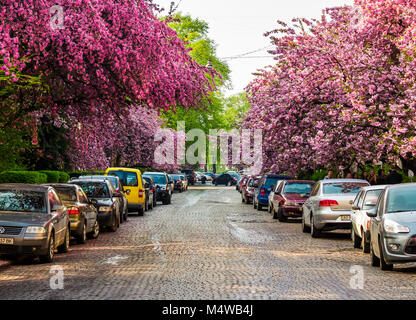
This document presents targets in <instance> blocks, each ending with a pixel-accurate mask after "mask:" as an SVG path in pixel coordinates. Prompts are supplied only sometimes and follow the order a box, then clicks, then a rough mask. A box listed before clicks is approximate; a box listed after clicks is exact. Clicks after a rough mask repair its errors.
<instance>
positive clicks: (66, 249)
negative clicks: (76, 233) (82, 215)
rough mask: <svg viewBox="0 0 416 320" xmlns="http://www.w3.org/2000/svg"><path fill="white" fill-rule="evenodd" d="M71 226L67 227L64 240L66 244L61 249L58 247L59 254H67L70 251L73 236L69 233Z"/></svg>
mask: <svg viewBox="0 0 416 320" xmlns="http://www.w3.org/2000/svg"><path fill="white" fill-rule="evenodd" d="M70 228H71V227H70V226H67V227H66V234H65V239H64V243H62V244H61V245H60V246H59V247H58V252H59V253H67V252H68V249H69V241H70V240H71V239H70V238H71V234H70V232H69V230H70Z"/></svg>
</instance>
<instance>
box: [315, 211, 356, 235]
mask: <svg viewBox="0 0 416 320" xmlns="http://www.w3.org/2000/svg"><path fill="white" fill-rule="evenodd" d="M313 216H314V220H315V227H316V228H317V229H318V230H327V231H330V230H337V229H345V230H351V228H352V223H351V211H349V210H345V211H333V210H331V209H326V208H325V209H323V210H322V211H318V212H316V213H315V212H314V215H313Z"/></svg>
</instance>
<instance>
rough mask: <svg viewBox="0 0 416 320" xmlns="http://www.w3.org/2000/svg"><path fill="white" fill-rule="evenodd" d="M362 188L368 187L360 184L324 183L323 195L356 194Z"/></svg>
mask: <svg viewBox="0 0 416 320" xmlns="http://www.w3.org/2000/svg"><path fill="white" fill-rule="evenodd" d="M363 187H368V184H366V183H361V182H334V183H325V184H324V189H323V192H324V194H340V193H341V194H357V193H358V192H360V189H361V188H363Z"/></svg>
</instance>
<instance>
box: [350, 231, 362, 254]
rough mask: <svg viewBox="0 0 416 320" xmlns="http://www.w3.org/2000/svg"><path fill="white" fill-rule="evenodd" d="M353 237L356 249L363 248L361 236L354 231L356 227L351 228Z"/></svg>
mask: <svg viewBox="0 0 416 320" xmlns="http://www.w3.org/2000/svg"><path fill="white" fill-rule="evenodd" d="M351 239H352V242H353V244H354V248H355V249H360V248H361V238H360V237H359V236H357V234H356V233H355V231H354V228H352V229H351Z"/></svg>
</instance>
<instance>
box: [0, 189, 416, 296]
mask: <svg viewBox="0 0 416 320" xmlns="http://www.w3.org/2000/svg"><path fill="white" fill-rule="evenodd" d="M54 265H59V266H62V268H63V270H64V275H65V278H64V284H65V288H64V290H51V288H50V284H49V282H50V277H51V274H50V268H51V266H54ZM355 265H358V266H362V267H363V270H364V289H363V290H354V289H351V286H350V281H351V277H352V276H353V274H352V273H350V268H351V267H352V266H355ZM0 298H1V299H122V300H124V299H173V300H176V299H209V300H210V299H227V300H228V299H415V298H416V268H415V267H412V266H409V265H406V266H398V267H397V268H395V271H393V272H382V271H381V270H379V269H378V268H373V267H371V266H370V258H369V256H368V255H364V254H363V253H361V251H360V250H355V249H353V248H352V242H351V240H350V239H349V233H348V232H334V233H330V234H327V235H325V236H323V238H321V239H312V238H311V237H310V235H308V234H303V233H302V232H301V225H300V223H299V221H295V222H289V223H286V224H282V223H279V222H277V221H274V220H273V219H272V216H271V215H270V214H269V213H267V211H263V212H258V211H255V210H254V209H253V208H252V206H249V205H245V204H242V203H241V198H240V194H239V193H238V192H236V191H235V188H218V189H215V188H205V189H199V190H198V189H196V190H190V191H188V192H186V193H181V194H175V195H174V197H173V200H172V205H170V206H162V205H160V204H159V205H158V206H157V207H156V208H155V209H154V210H153V211H149V212H147V213H146V214H145V216H144V217H137V216H130V217H129V221H128V222H127V223H125V224H122V225H121V228H120V229H119V230H118V231H117V233H115V234H113V233H102V234H101V235H100V237H99V238H98V240H91V241H89V242H87V244H86V245H76V244H73V245H72V246H71V247H70V251H69V253H67V254H62V255H56V257H55V261H54V263H53V264H52V265H48V264H40V263H38V262H35V263H31V262H30V261H23V262H16V263H15V264H14V265H12V266H10V267H7V268H3V269H0Z"/></svg>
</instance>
